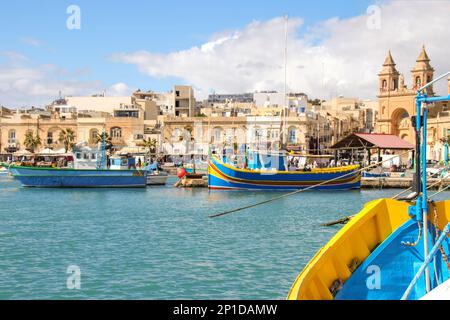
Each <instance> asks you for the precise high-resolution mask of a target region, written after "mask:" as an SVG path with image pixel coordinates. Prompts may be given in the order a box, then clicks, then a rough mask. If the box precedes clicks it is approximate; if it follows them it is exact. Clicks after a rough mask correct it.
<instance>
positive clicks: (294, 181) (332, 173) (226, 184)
mask: <svg viewBox="0 0 450 320" xmlns="http://www.w3.org/2000/svg"><path fill="white" fill-rule="evenodd" d="M358 169H359V166H357V165H353V166H346V167H340V168H325V169H313V170H312V171H307V172H302V171H267V170H246V169H238V168H235V167H233V166H231V165H228V164H225V163H224V162H222V161H221V160H219V159H218V158H216V157H211V160H210V162H209V166H208V186H209V188H210V189H222V190H233V189H234V190H297V189H304V188H308V187H311V186H314V185H317V184H319V183H322V182H325V181H329V180H332V181H329V182H327V183H324V184H322V185H319V186H316V187H314V188H312V189H314V190H348V189H358V188H360V187H361V174H360V172H359V171H358ZM340 177H342V178H340Z"/></svg>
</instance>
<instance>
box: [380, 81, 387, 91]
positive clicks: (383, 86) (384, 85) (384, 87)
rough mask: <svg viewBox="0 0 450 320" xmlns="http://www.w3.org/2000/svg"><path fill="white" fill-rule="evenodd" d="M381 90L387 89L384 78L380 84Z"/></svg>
mask: <svg viewBox="0 0 450 320" xmlns="http://www.w3.org/2000/svg"><path fill="white" fill-rule="evenodd" d="M381 90H382V91H387V81H386V80H383V82H382V85H381Z"/></svg>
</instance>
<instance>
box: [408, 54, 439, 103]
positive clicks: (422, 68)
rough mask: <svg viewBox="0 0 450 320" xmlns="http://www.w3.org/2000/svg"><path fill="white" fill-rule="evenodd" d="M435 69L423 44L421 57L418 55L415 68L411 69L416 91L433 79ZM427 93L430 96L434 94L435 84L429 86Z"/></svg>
mask: <svg viewBox="0 0 450 320" xmlns="http://www.w3.org/2000/svg"><path fill="white" fill-rule="evenodd" d="M433 74H434V69H433V67H431V65H430V58H428V54H427V52H426V50H425V46H422V50H421V51H420V54H419V57H417V60H416V65H415V66H414V69H412V70H411V76H412V83H413V85H412V87H413V90H414V91H416V90H417V89H419V88H420V87H422V86H424V85H425V84H427V83H428V82H430V81H431V80H433ZM427 93H428V95H429V96H432V95H434V93H433V86H430V87H429V88H427Z"/></svg>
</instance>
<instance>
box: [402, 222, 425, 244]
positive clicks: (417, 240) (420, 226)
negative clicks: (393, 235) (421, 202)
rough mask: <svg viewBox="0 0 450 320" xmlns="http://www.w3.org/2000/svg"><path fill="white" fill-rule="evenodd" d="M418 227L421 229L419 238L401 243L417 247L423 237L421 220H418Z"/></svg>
mask: <svg viewBox="0 0 450 320" xmlns="http://www.w3.org/2000/svg"><path fill="white" fill-rule="evenodd" d="M417 228H418V229H419V234H418V235H417V239H416V241H414V242H409V241H402V242H401V244H402V245H404V246H406V247H415V246H417V245H418V244H419V241H420V239H421V238H422V224H421V223H420V221H417Z"/></svg>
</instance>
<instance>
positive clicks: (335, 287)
mask: <svg viewBox="0 0 450 320" xmlns="http://www.w3.org/2000/svg"><path fill="white" fill-rule="evenodd" d="M449 74H450V72H448V73H447V74H445V75H444V76H441V77H439V78H437V79H435V80H434V81H432V82H430V83H428V84H427V85H425V86H424V87H422V88H421V89H419V91H418V93H417V97H416V109H417V112H416V116H415V131H416V141H417V143H416V177H415V189H414V192H413V193H412V195H413V197H412V198H411V197H407V198H408V201H411V200H412V201H413V202H405V201H398V200H392V199H379V200H374V201H371V202H369V203H367V204H366V205H365V207H364V208H363V210H362V211H361V212H360V213H359V214H357V215H356V216H354V217H353V218H351V219H350V221H349V222H348V223H347V224H346V225H345V226H344V227H343V228H342V229H341V230H340V231H339V232H338V233H337V234H336V235H335V236H334V237H333V238H332V239H331V240H330V241H329V242H328V243H327V244H326V245H325V246H324V247H323V248H321V249H320V250H319V251H318V252H317V254H316V255H315V256H314V257H313V258H312V260H311V261H310V262H309V263H308V264H307V265H306V267H305V268H304V269H303V271H302V272H301V273H300V274H299V276H298V277H297V279H296V280H295V282H294V284H293V285H292V287H291V290H290V292H289V294H288V299H295V300H296V299H301V300H315V299H351V300H354V299H358V300H361V299H370V300H376V299H382V300H385V299H402V300H406V299H410V300H416V299H443V298H446V299H448V298H449V297H448V296H445V292H448V288H449V281H448V280H449V279H450V261H449V256H450V240H449V233H450V230H449V227H450V201H449V200H446V201H440V202H434V201H432V200H431V199H430V198H429V197H428V195H427V184H426V181H427V172H426V145H427V143H426V140H427V128H426V125H425V126H424V125H423V124H426V123H427V108H428V105H429V104H432V103H433V102H437V101H449V100H450V95H449V96H447V97H428V96H427V95H426V94H424V93H422V92H423V90H425V89H426V88H427V87H429V86H430V85H431V84H433V83H434V82H436V81H438V80H440V79H443V78H444V77H446V76H448V75H449ZM421 169H422V170H421Z"/></svg>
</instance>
